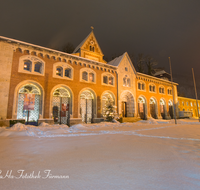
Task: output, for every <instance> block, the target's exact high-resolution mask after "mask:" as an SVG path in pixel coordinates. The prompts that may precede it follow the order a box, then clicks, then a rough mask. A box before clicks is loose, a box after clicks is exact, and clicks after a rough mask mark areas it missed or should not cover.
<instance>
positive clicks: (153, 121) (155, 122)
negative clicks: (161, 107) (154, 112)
mask: <svg viewBox="0 0 200 190" xmlns="http://www.w3.org/2000/svg"><path fill="white" fill-rule="evenodd" d="M137 123H144V124H156V125H157V124H158V122H157V121H156V120H155V119H153V118H149V119H148V120H140V121H138V122H137Z"/></svg>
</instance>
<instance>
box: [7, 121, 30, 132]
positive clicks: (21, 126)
mask: <svg viewBox="0 0 200 190" xmlns="http://www.w3.org/2000/svg"><path fill="white" fill-rule="evenodd" d="M26 130H27V125H24V124H22V123H16V124H14V125H13V126H12V127H11V128H10V131H26Z"/></svg>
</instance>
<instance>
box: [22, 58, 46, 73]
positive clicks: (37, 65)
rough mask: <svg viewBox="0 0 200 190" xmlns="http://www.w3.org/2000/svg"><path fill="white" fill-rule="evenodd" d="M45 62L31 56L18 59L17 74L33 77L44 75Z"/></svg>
mask: <svg viewBox="0 0 200 190" xmlns="http://www.w3.org/2000/svg"><path fill="white" fill-rule="evenodd" d="M44 70H45V62H44V61H43V60H42V59H40V58H38V57H36V56H33V55H24V56H21V57H20V58H19V67H18V72H20V73H28V74H34V75H44Z"/></svg>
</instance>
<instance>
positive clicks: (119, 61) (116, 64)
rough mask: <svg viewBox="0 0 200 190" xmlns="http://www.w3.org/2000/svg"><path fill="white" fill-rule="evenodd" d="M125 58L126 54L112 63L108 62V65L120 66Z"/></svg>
mask: <svg viewBox="0 0 200 190" xmlns="http://www.w3.org/2000/svg"><path fill="white" fill-rule="evenodd" d="M124 56H125V53H124V54H122V55H121V56H119V57H116V58H115V59H113V60H112V61H110V62H108V63H107V64H109V65H113V66H119V64H120V63H121V61H122V59H123V57H124Z"/></svg>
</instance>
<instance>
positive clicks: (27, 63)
mask: <svg viewBox="0 0 200 190" xmlns="http://www.w3.org/2000/svg"><path fill="white" fill-rule="evenodd" d="M31 66H32V62H31V61H29V60H25V61H24V70H26V71H30V72H31V70H32V68H31Z"/></svg>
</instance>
